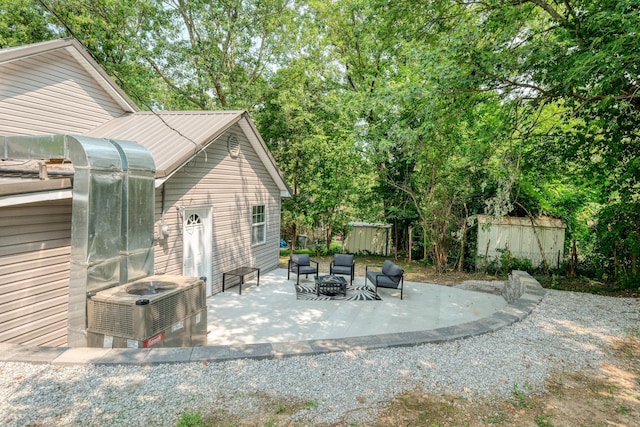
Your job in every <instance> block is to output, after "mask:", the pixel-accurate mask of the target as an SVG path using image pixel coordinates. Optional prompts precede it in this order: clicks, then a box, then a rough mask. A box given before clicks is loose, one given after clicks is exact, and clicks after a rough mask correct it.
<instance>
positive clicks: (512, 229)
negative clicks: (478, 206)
mask: <svg viewBox="0 0 640 427" xmlns="http://www.w3.org/2000/svg"><path fill="white" fill-rule="evenodd" d="M532 222H533V223H532ZM477 223H478V242H477V253H476V269H477V270H485V271H486V270H487V269H491V266H492V265H496V264H498V265H499V264H501V263H504V262H509V261H510V260H513V261H515V262H516V263H522V261H528V262H530V267H531V268H533V269H537V268H538V267H540V266H541V265H542V264H543V263H544V261H546V263H547V266H548V267H549V268H551V269H557V268H559V267H560V265H561V264H562V261H563V259H564V239H565V229H566V225H565V224H564V223H563V222H562V221H561V220H559V219H554V218H535V219H534V220H533V221H532V220H531V219H529V218H521V217H503V218H494V217H492V216H489V215H478V216H477ZM516 260H517V261H516Z"/></svg>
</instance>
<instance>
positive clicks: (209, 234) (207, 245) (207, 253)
mask: <svg viewBox="0 0 640 427" xmlns="http://www.w3.org/2000/svg"><path fill="white" fill-rule="evenodd" d="M192 214H198V215H199V216H200V218H201V220H202V224H203V226H204V227H203V233H204V235H203V236H202V237H203V244H204V271H205V273H204V274H203V275H204V276H205V277H206V278H207V296H211V294H212V284H211V280H212V262H213V207H212V206H210V205H205V206H191V207H185V208H184V210H183V212H182V274H183V275H186V274H185V272H186V270H187V268H186V263H185V250H186V248H187V242H188V238H189V236H190V235H191V234H190V233H187V218H189V216H191V215H192Z"/></svg>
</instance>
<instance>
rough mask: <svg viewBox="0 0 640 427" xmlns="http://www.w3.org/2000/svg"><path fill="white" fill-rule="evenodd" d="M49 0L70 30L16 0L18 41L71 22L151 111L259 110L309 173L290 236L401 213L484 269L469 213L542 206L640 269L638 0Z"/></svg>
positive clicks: (601, 269)
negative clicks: (476, 247)
mask: <svg viewBox="0 0 640 427" xmlns="http://www.w3.org/2000/svg"><path fill="white" fill-rule="evenodd" d="M47 4H48V5H50V7H51V8H52V9H53V10H55V12H56V14H57V15H58V16H59V17H60V18H61V19H62V20H64V22H65V23H66V24H67V25H68V27H69V29H67V28H65V26H64V25H63V24H62V23H61V22H60V21H59V20H58V19H57V18H56V17H55V16H53V15H52V14H51V13H49V12H47V11H46V10H45V9H44V8H43V6H42V4H41V3H39V2H37V1H34V0H5V1H4V2H3V3H2V5H1V6H0V12H1V13H0V47H8V46H16V45H20V44H26V43H33V42H39V41H43V40H48V39H52V38H56V37H60V36H70V35H71V34H70V31H71V32H73V34H74V35H76V36H77V37H78V39H79V40H80V41H81V42H82V43H83V44H85V45H86V46H87V47H88V48H89V49H90V51H91V52H92V53H93V54H94V55H95V57H96V58H97V60H98V61H100V63H101V65H102V66H103V67H104V68H105V69H106V70H107V72H108V73H109V74H110V75H112V76H114V78H115V79H116V80H117V82H118V83H119V84H120V85H121V86H122V87H123V89H124V90H125V91H126V92H127V93H128V94H129V95H130V96H132V98H133V99H135V100H136V102H138V103H139V104H140V106H141V108H143V109H145V108H155V109H214V108H216V109H231V108H234V109H244V110H248V111H250V112H251V113H252V117H253V118H254V120H255V121H256V124H257V126H258V128H259V130H260V133H261V135H262V137H263V138H264V140H265V142H266V143H267V145H268V147H269V149H270V151H271V153H272V154H273V156H274V158H275V160H276V162H277V164H278V166H279V167H280V169H281V170H282V172H283V174H284V176H285V177H286V179H287V181H288V182H289V184H290V186H291V188H292V190H293V194H292V197H291V198H290V199H285V200H283V202H282V217H281V223H282V228H283V230H282V234H283V235H286V236H287V237H286V238H287V240H294V241H295V239H296V236H297V235H298V234H300V233H302V232H304V231H305V230H306V229H307V228H309V227H324V230H325V233H326V236H325V237H324V240H325V245H326V247H324V248H323V247H316V248H314V250H313V251H312V252H311V253H312V254H318V255H325V254H331V253H335V252H337V251H338V249H337V248H335V247H333V246H332V244H331V237H332V235H334V234H335V233H336V232H341V233H344V231H345V230H344V229H345V224H347V223H348V222H349V221H351V220H365V221H372V222H387V223H392V224H393V225H394V241H395V243H396V245H397V246H398V248H397V249H398V251H399V252H400V253H404V254H409V253H410V254H411V256H412V258H414V259H415V258H421V259H423V262H425V263H428V264H432V265H434V266H436V267H437V268H438V269H442V270H444V269H447V268H450V267H451V266H453V265H454V264H455V263H459V262H460V261H461V260H462V261H463V262H462V263H463V264H464V265H465V267H466V268H467V269H473V267H474V261H475V260H474V257H475V248H474V244H475V243H474V234H473V233H474V231H473V227H472V226H468V224H469V222H468V220H469V218H471V217H472V216H473V215H474V214H480V213H490V214H493V215H496V216H501V215H507V214H511V215H527V214H529V213H530V214H532V215H549V216H552V217H556V218H561V219H562V220H563V221H564V222H565V223H566V224H567V236H566V239H565V241H566V242H567V243H568V244H569V243H570V242H572V241H574V240H575V241H576V247H577V251H578V272H579V273H582V274H588V275H590V276H592V277H596V278H598V279H601V280H606V281H614V282H616V283H618V284H619V285H620V286H630V285H632V284H634V283H637V282H638V281H639V280H640V278H639V276H638V274H639V273H638V266H637V262H638V261H637V260H638V255H640V253H639V252H640V250H639V247H640V236H639V233H640V232H639V230H640V218H639V215H638V212H639V211H640V206H639V200H640V183H639V179H638V177H640V156H638V154H637V153H638V152H640V86H639V84H638V75H640V65H639V63H638V60H637V58H638V57H640V43H637V29H638V28H640V15H639V14H638V13H637V1H636V0H603V1H597V2H596V1H592V0H572V1H569V2H559V1H558V2H550V1H546V0H521V1H509V2H505V1H503V0H486V1H482V2H475V1H474V2H459V1H458V2H451V1H445V0H436V1H430V2H420V1H412V0H398V1H395V2H391V3H390V2H382V1H363V0H337V1H332V2H326V1H322V0H302V1H293V2H292V1H288V0H249V1H243V2H209V1H204V0H195V1H189V2H171V3H167V2H158V1H156V0H96V1H84V0H79V1H62V0H53V1H50V2H47ZM409 227H412V228H413V230H414V242H415V244H414V247H412V248H409V247H408V241H409V238H408V235H409V233H408V229H409ZM566 252H568V251H566ZM495 268H496V269H501V270H507V269H509V268H523V269H527V270H528V266H527V264H526V263H525V262H524V261H521V260H517V259H513V258H512V257H510V256H507V254H506V253H505V254H503V257H502V258H501V260H500V261H499V263H498V264H496V265H495Z"/></svg>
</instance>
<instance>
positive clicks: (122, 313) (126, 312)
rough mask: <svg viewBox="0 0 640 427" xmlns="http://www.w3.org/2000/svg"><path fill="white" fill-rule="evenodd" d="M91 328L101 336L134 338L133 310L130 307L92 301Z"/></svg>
mask: <svg viewBox="0 0 640 427" xmlns="http://www.w3.org/2000/svg"><path fill="white" fill-rule="evenodd" d="M90 305H92V306H93V313H92V315H91V319H90V325H89V326H90V328H91V329H92V330H93V331H94V332H97V333H100V334H111V335H117V336H133V308H132V307H131V306H130V305H123V304H113V303H109V302H103V301H91V302H90Z"/></svg>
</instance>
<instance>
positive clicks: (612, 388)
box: [205, 257, 640, 427]
mask: <svg viewBox="0 0 640 427" xmlns="http://www.w3.org/2000/svg"><path fill="white" fill-rule="evenodd" d="M313 259H315V260H317V261H319V262H320V273H323V272H327V273H328V271H329V262H330V261H331V258H330V257H326V258H320V257H313ZM287 260H288V257H282V258H281V259H280V264H281V267H283V268H286V267H287ZM368 261H371V264H374V263H375V262H374V261H378V260H376V259H361V260H359V262H357V264H356V267H357V272H356V274H357V275H358V276H363V275H364V269H365V265H366V264H370V263H369V262H368ZM403 267H404V268H405V270H406V272H407V274H406V279H407V280H410V281H424V282H429V283H436V284H441V285H446V286H451V285H453V284H455V283H460V282H461V281H463V280H469V279H475V280H504V278H501V277H495V276H479V275H475V274H465V273H446V274H438V273H435V272H434V271H433V270H431V269H429V268H426V267H424V266H421V264H419V263H409V264H407V263H405V264H404V265H403ZM556 285H557V284H556ZM568 286H570V285H568ZM621 296H628V295H627V294H625V293H622V294H621ZM610 351H611V354H612V356H613V358H612V360H614V363H611V364H607V365H603V366H601V367H600V369H599V370H597V371H583V372H580V373H570V374H566V373H565V374H556V375H554V376H553V377H552V378H550V379H549V380H548V384H547V390H548V391H547V392H546V393H545V394H542V395H533V396H531V395H529V393H526V392H525V391H523V390H518V389H514V391H513V396H512V397H511V398H509V399H494V398H492V397H491V396H486V397H484V398H482V399H468V398H460V397H456V396H442V395H433V394H428V393H424V392H423V391H422V390H412V391H410V392H405V393H403V394H402V395H399V396H396V397H395V398H394V399H393V400H392V401H390V402H389V403H388V405H387V406H386V407H385V408H383V410H382V412H381V415H380V417H379V418H378V419H377V420H375V421H373V422H371V423H367V424H362V425H360V426H358V427H386V426H397V427H418V426H420V427H422V426H427V427H454V426H455V427H461V426H467V427H480V426H520V427H528V426H538V427H542V426H547V427H552V426H556V427H560V426H563V427H608V426H612V427H623V426H624V427H638V426H640V325H639V326H638V328H636V329H634V330H633V331H630V333H629V334H628V336H626V337H621V338H620V339H619V340H618V341H616V342H613V343H611V346H610ZM260 400H261V401H262V403H263V405H262V406H263V408H264V411H263V412H262V413H260V414H256V417H255V418H254V419H253V420H251V421H249V420H237V419H236V420H231V419H225V420H222V419H219V418H218V419H215V418H209V419H206V418H205V419H206V421H207V425H227V426H255V427H258V426H293V424H287V423H286V422H285V421H284V420H286V419H287V417H288V416H289V414H291V413H293V412H294V411H295V410H297V409H300V407H303V406H304V405H305V403H304V402H288V403H287V404H283V403H281V402H274V401H273V400H272V399H270V398H268V397H264V396H263V398H262V399H260ZM307 404H308V403H307ZM208 423H212V424H208ZM220 423H221V424H220ZM343 425H349V424H346V423H338V424H335V426H343ZM351 426H352V427H356V426H354V425H351Z"/></svg>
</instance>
